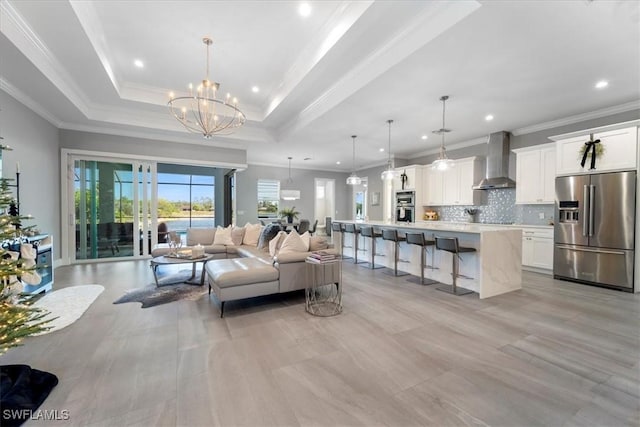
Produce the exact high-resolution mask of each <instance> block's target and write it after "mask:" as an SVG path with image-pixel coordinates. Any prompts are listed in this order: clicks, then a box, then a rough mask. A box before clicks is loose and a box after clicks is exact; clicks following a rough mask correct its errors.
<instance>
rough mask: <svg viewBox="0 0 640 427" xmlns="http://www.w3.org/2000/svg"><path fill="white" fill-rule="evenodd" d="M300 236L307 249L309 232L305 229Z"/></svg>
mask: <svg viewBox="0 0 640 427" xmlns="http://www.w3.org/2000/svg"><path fill="white" fill-rule="evenodd" d="M300 238H301V239H302V241H303V242H304V247H305V249H306V250H307V251H308V250H309V241H310V240H311V234H309V232H308V231H305V232H304V233H302V234H301V235H300Z"/></svg>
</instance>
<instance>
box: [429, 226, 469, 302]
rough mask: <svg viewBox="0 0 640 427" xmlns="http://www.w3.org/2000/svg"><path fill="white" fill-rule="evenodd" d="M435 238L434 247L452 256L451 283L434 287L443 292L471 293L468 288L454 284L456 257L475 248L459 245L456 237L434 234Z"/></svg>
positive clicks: (456, 270)
mask: <svg viewBox="0 0 640 427" xmlns="http://www.w3.org/2000/svg"><path fill="white" fill-rule="evenodd" d="M435 239H436V248H438V249H439V250H441V251H445V252H450V253H451V256H452V258H453V268H452V271H451V276H452V277H453V285H451V286H449V285H443V286H438V287H437V288H436V289H437V290H439V291H443V292H448V293H450V294H454V295H466V294H471V293H473V291H472V290H470V289H465V288H459V287H457V286H456V279H457V278H458V276H460V274H459V268H458V258H460V254H461V253H464V252H475V251H476V250H475V248H466V247H461V246H460V245H459V243H458V238H457V237H439V236H435Z"/></svg>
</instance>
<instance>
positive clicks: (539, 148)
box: [513, 143, 556, 204]
mask: <svg viewBox="0 0 640 427" xmlns="http://www.w3.org/2000/svg"><path fill="white" fill-rule="evenodd" d="M513 152H514V153H516V204H552V203H554V201H555V179H556V146H555V144H554V143H551V144H544V145H536V146H533V147H527V148H520V149H518V150H513Z"/></svg>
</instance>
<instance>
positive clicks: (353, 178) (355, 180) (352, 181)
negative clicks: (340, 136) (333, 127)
mask: <svg viewBox="0 0 640 427" xmlns="http://www.w3.org/2000/svg"><path fill="white" fill-rule="evenodd" d="M356 137H357V136H356V135H351V138H353V164H352V165H353V168H352V170H353V172H351V175H350V176H349V178H347V184H348V185H360V184H362V178H360V177H359V176H358V175H356Z"/></svg>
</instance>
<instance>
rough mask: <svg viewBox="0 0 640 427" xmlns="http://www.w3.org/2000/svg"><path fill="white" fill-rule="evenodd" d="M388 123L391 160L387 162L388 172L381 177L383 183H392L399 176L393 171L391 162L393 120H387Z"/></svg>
mask: <svg viewBox="0 0 640 427" xmlns="http://www.w3.org/2000/svg"><path fill="white" fill-rule="evenodd" d="M387 123H388V124H389V147H388V148H387V153H388V155H389V160H388V161H387V170H385V171H384V172H382V174H381V175H380V178H382V180H383V181H391V180H392V179H393V178H395V177H396V175H397V173H396V171H394V170H393V167H392V162H391V123H393V120H387Z"/></svg>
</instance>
